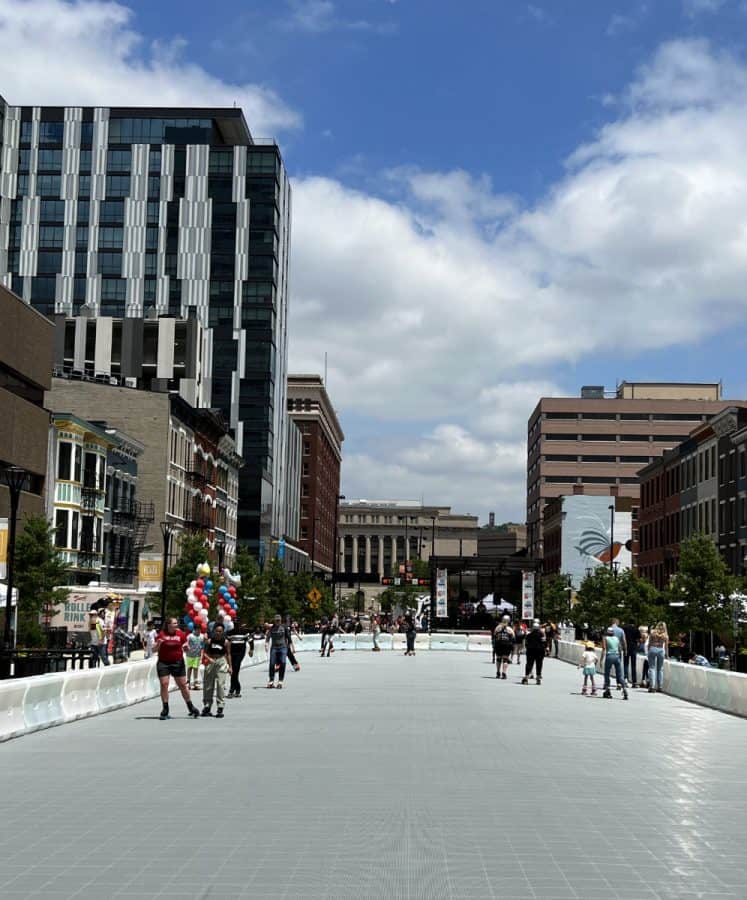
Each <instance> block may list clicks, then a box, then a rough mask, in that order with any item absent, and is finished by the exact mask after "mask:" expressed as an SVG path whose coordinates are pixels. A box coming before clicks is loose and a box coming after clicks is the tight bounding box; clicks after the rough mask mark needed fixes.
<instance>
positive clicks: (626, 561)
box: [560, 494, 633, 590]
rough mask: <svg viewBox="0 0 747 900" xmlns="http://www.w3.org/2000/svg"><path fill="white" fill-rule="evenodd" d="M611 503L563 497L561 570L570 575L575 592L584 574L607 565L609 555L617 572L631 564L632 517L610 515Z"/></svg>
mask: <svg viewBox="0 0 747 900" xmlns="http://www.w3.org/2000/svg"><path fill="white" fill-rule="evenodd" d="M610 500H611V498H610V497H604V496H602V497H593V496H588V495H584V494H576V495H574V496H572V497H564V498H563V525H562V539H561V545H560V571H561V572H562V573H563V574H564V575H570V576H571V587H572V588H573V589H574V590H578V588H579V587H580V586H581V582H582V581H583V580H584V578H585V577H586V575H587V572H591V571H593V570H594V569H597V568H599V566H609V565H610V556H611V557H612V566H613V569H616V570H617V571H618V572H622V571H623V570H625V569H629V568H630V567H631V565H632V562H633V558H632V555H631V552H630V547H631V534H632V527H633V519H632V514H631V513H630V512H620V511H615V513H614V516H612V515H611V510H610V508H609V507H610ZM613 525H614V527H613Z"/></svg>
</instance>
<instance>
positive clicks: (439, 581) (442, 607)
mask: <svg viewBox="0 0 747 900" xmlns="http://www.w3.org/2000/svg"><path fill="white" fill-rule="evenodd" d="M448 583H449V573H448V571H447V570H446V569H436V618H437V619H447V618H448V617H449V606H448V599H449V588H448Z"/></svg>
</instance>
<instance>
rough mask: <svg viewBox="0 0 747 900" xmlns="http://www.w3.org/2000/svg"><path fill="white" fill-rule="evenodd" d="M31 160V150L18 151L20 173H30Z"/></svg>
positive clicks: (25, 148) (26, 148)
mask: <svg viewBox="0 0 747 900" xmlns="http://www.w3.org/2000/svg"><path fill="white" fill-rule="evenodd" d="M30 158H31V150H30V149H29V148H28V147H24V148H22V149H21V150H19V151H18V171H19V172H28V170H29V160H30Z"/></svg>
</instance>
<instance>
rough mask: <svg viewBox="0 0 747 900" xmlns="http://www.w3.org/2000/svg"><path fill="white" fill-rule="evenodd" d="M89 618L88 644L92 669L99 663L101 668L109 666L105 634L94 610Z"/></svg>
mask: <svg viewBox="0 0 747 900" xmlns="http://www.w3.org/2000/svg"><path fill="white" fill-rule="evenodd" d="M90 615H91V618H90V619H89V622H88V643H89V646H90V647H91V662H92V663H93V666H94V668H95V667H96V666H98V664H99V663H101V665H102V666H108V665H109V654H108V652H107V649H106V634H105V632H104V626H103V625H102V623H101V619H100V618H99V616H98V613H97V612H96V611H95V610H93V609H92V610H91V613H90Z"/></svg>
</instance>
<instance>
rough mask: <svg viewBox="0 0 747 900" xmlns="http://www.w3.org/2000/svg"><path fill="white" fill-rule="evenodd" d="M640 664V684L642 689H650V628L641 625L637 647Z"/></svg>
mask: <svg viewBox="0 0 747 900" xmlns="http://www.w3.org/2000/svg"><path fill="white" fill-rule="evenodd" d="M636 649H637V654H638V662H640V664H641V680H640V681H639V682H638V684H639V686H640V687H648V683H649V682H648V628H647V626H646V625H641V626H640V628H639V629H638V645H637V648H636Z"/></svg>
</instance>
